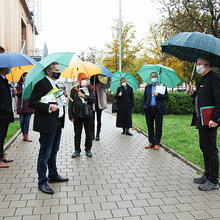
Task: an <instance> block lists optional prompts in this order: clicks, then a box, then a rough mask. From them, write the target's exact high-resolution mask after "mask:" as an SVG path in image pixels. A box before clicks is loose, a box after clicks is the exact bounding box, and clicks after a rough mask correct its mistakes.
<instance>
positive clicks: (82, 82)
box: [81, 79, 87, 87]
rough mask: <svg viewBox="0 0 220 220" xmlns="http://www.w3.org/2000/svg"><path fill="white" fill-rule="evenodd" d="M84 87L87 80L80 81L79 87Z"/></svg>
mask: <svg viewBox="0 0 220 220" xmlns="http://www.w3.org/2000/svg"><path fill="white" fill-rule="evenodd" d="M86 85H87V80H85V79H84V80H82V81H81V86H83V87H85V86H86Z"/></svg>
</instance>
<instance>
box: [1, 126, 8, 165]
mask: <svg viewBox="0 0 220 220" xmlns="http://www.w3.org/2000/svg"><path fill="white" fill-rule="evenodd" d="M8 125H9V124H0V162H1V161H2V158H3V157H4V141H5V138H6V135H7V132H8Z"/></svg>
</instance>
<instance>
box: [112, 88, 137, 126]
mask: <svg viewBox="0 0 220 220" xmlns="http://www.w3.org/2000/svg"><path fill="white" fill-rule="evenodd" d="M120 92H122V96H119V95H118V94H119V93H120ZM115 99H116V100H117V101H118V113H117V120H116V127H119V128H131V127H132V108H134V93H133V89H132V88H131V87H130V86H129V85H127V88H126V89H125V88H124V87H123V86H121V87H119V88H118V90H117V93H116V95H115Z"/></svg>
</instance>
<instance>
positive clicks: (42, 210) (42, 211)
mask: <svg viewBox="0 0 220 220" xmlns="http://www.w3.org/2000/svg"><path fill="white" fill-rule="evenodd" d="M50 208H51V207H50V206H45V207H34V211H33V214H34V215H38V214H49V213H50Z"/></svg>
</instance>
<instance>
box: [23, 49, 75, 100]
mask: <svg viewBox="0 0 220 220" xmlns="http://www.w3.org/2000/svg"><path fill="white" fill-rule="evenodd" d="M73 55H74V53H67V52H66V53H52V54H49V55H48V56H46V57H45V58H43V59H42V60H41V61H40V62H38V63H37V64H36V65H35V66H34V68H33V69H31V71H30V72H29V73H28V75H27V79H26V81H25V85H24V89H23V92H22V100H24V99H28V98H29V97H30V96H31V93H32V91H33V89H34V86H35V84H36V83H37V82H39V81H40V80H41V79H43V78H44V77H45V73H44V71H43V70H44V69H45V68H46V67H47V66H48V65H50V64H51V63H52V62H57V63H58V65H59V68H60V72H63V70H64V69H66V67H68V65H69V62H70V60H71V59H72V57H73Z"/></svg>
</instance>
